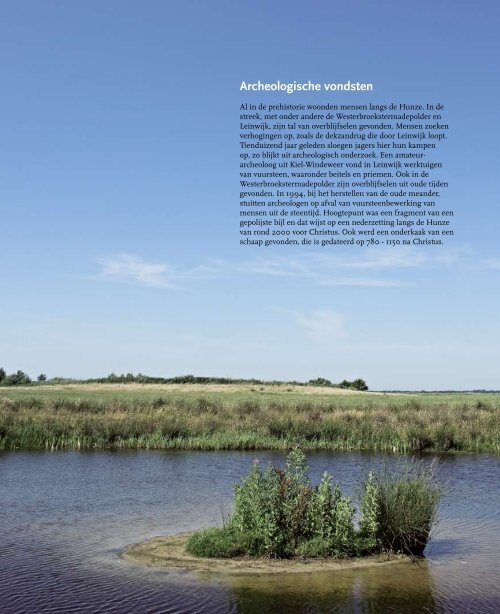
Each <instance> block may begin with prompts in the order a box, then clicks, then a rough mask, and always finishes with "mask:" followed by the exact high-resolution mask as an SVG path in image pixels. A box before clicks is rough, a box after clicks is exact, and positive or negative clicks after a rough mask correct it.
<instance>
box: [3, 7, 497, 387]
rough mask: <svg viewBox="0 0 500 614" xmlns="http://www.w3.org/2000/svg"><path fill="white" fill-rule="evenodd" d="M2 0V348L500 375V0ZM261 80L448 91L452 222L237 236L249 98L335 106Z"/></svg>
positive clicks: (125, 359) (64, 366) (408, 373)
mask: <svg viewBox="0 0 500 614" xmlns="http://www.w3.org/2000/svg"><path fill="white" fill-rule="evenodd" d="M1 12H2V16H1V19H0V50H1V56H0V57H1V64H2V70H1V75H2V97H1V99H0V135H1V141H0V142H1V145H0V209H1V211H0V220H1V225H0V256H1V262H2V265H3V266H2V281H1V284H0V312H1V324H0V366H4V368H5V369H6V370H8V371H13V370H17V369H23V370H25V371H27V372H28V373H30V374H31V375H32V376H36V375H37V374H38V373H40V372H41V371H43V372H46V373H47V374H48V375H49V376H57V375H63V376H74V377H90V376H99V375H103V374H107V373H109V372H111V371H114V372H127V371H132V372H138V371H141V372H143V373H148V374H151V375H163V376H174V375H181V374H186V373H193V374H197V375H213V376H230V377H259V378H264V379H274V378H277V379H300V380H305V379H310V378H314V377H320V376H321V377H327V378H330V379H332V380H334V381H339V380H341V379H344V378H348V379H351V378H354V377H363V378H365V379H366V380H367V382H368V384H369V385H370V387H371V388H373V389H398V388H399V389H451V388H454V389H471V388H497V389H498V388H500V370H499V365H500V360H499V359H500V326H499V315H498V314H499V313H500V285H499V282H500V247H499V233H500V212H499V211H500V209H499V207H498V195H499V191H498V161H499V150H498V142H499V139H498V136H499V125H498V105H497V100H498V97H499V77H498V75H499V66H498V58H499V57H500V53H499V51H500V50H499V43H498V37H497V32H498V26H499V21H500V20H499V6H498V3H497V2H496V1H493V0H491V1H490V0H487V1H484V2H481V3H480V4H479V5H474V4H473V3H471V2H470V1H467V2H465V1H462V0H458V1H455V2H453V3H451V2H450V1H449V0H448V1H444V0H438V1H432V2H431V1H430V0H429V1H423V2H419V3H405V2H400V1H399V0H385V1H384V0H382V1H381V2H377V3H374V2H371V1H368V0H366V1H363V0H358V1H354V2H340V1H338V0H334V1H326V0H325V1H321V0H311V1H310V2H305V1H300V2H299V1H295V0H286V1H285V0H274V1H273V2H269V1H268V0H242V1H240V2H234V1H231V0H216V1H214V2H203V1H201V0H200V1H196V0H185V1H182V2H181V1H180V0H178V1H172V2H164V1H159V0H158V1H155V0H143V1H142V2H138V1H136V0H134V1H130V0H120V1H118V0H102V1H101V0H99V1H97V0H86V1H85V2H59V1H53V0H47V1H45V2H38V1H35V0H16V1H15V2H14V1H13V0H6V1H5V2H3V3H2V11H1ZM258 79H261V80H262V81H277V80H278V79H279V80H281V81H293V80H299V81H303V80H308V79H311V80H312V81H315V82H337V81H340V82H342V81H346V80H347V79H350V80H351V81H361V82H371V83H374V85H375V89H374V91H373V92H372V93H370V94H366V93H360V94H356V93H344V94H343V96H344V98H343V99H342V102H343V101H344V100H346V98H345V97H348V101H349V102H350V103H353V104H355V103H361V102H363V103H364V102H367V100H368V98H367V96H368V95H369V96H370V99H369V100H370V101H371V102H373V103H387V102H392V101H394V102H406V103H408V104H411V103H422V102H423V103H425V102H430V103H434V104H436V103H438V102H439V103H442V104H444V105H445V106H446V113H447V119H448V123H449V124H450V133H449V139H448V141H447V143H446V145H445V146H443V148H442V152H441V160H442V161H443V162H445V165H446V166H445V170H444V171H443V174H442V178H443V179H445V180H447V181H449V182H450V187H449V189H448V190H447V192H446V196H445V197H443V198H442V199H441V201H442V202H441V205H442V206H443V207H446V208H449V209H454V210H455V212H456V222H455V230H456V236H455V237H454V239H453V240H452V241H449V242H448V244H447V245H446V246H445V247H443V248H438V249H436V248H433V249H429V248H417V247H412V248H408V249H401V248H393V249H375V250H372V251H370V250H369V249H367V248H366V247H365V248H364V249H358V248H350V247H348V248H335V247H329V248H323V249H313V248H301V249H295V248H293V247H291V248H290V247H289V248H267V249H257V248H252V247H242V246H240V245H239V236H238V232H239V229H238V215H239V182H238V177H239V169H238V154H239V150H238V143H239V138H238V136H239V130H238V127H239V120H238V116H239V104H240V103H241V102H242V101H243V100H245V98H246V99H247V100H250V99H251V100H253V101H255V100H257V101H261V100H263V101H265V102H278V101H281V102H292V101H293V102H310V101H311V100H312V99H313V98H314V102H327V101H332V94H325V93H319V92H314V93H308V94H294V95H293V98H292V97H291V96H289V95H287V94H281V95H272V94H265V95H264V94H252V93H250V94H244V95H243V94H242V93H240V91H239V86H240V83H241V81H243V80H245V81H256V80H258ZM264 96H266V98H264ZM339 96H341V94H337V97H339ZM336 102H338V100H336Z"/></svg>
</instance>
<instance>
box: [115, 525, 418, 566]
mask: <svg viewBox="0 0 500 614" xmlns="http://www.w3.org/2000/svg"><path fill="white" fill-rule="evenodd" d="M190 535H191V533H181V534H179V535H173V536H166V537H153V538H152V539H148V540H147V541H145V542H142V543H140V544H131V545H130V546H128V547H127V548H126V549H125V551H124V552H123V553H122V554H121V556H122V558H124V559H126V560H127V561H131V562H133V563H140V564H142V565H147V566H148V567H157V568H161V569H168V568H179V567H181V568H183V569H188V570H190V571H202V572H214V573H223V574H230V575H239V574H264V573H266V574H268V573H307V572H309V573H311V572H319V571H335V570H342V569H358V568H366V567H380V566H381V565H392V564H395V563H398V564H400V565H401V564H408V563H409V562H411V561H410V559H409V558H408V557H405V556H398V555H387V554H384V555H373V556H369V557H363V558H351V559H319V558H317V559H291V560H290V559H287V560H278V559H268V558H264V557H239V558H234V559H212V558H199V557H196V556H192V555H191V554H188V553H187V552H186V551H185V549H184V548H185V545H186V542H187V540H188V538H189V536H190Z"/></svg>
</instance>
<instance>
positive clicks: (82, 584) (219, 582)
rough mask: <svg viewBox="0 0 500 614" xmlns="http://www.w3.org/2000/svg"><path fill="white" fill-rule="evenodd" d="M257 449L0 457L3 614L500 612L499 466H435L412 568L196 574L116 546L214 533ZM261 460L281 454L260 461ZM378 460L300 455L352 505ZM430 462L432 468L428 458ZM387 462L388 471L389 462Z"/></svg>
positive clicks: (472, 460)
mask: <svg viewBox="0 0 500 614" xmlns="http://www.w3.org/2000/svg"><path fill="white" fill-rule="evenodd" d="M254 456H255V453H243V452H226V453H217V452H209V453H194V452H182V453H172V452H168V453H164V452H120V453H113V452H85V453H83V452H82V453H77V452H55V453H49V452H44V453H42V452H34V453H30V452H17V453H0V505H1V509H2V522H1V523H0V610H1V611H2V612H7V613H9V614H10V613H14V614H15V613H17V612H20V613H21V612H27V613H31V612H36V613H38V612H40V613H43V612H50V613H55V612H77V613H79V614H80V613H82V614H84V613H87V612H88V613H96V612H106V613H108V612H109V613H111V614H113V613H117V614H118V613H120V614H121V613H124V612H125V613H126V612H141V614H142V613H145V614H148V613H183V612H186V613H189V614H195V613H197V612H200V613H201V612H209V613H210V614H212V613H214V614H217V613H219V612H220V613H221V614H223V613H227V612H234V613H243V614H246V613H253V612H256V613H260V612H264V613H266V614H267V613H269V614H271V613H273V612H280V613H281V612H285V613H286V612H292V613H293V612H307V613H314V612H356V613H357V612H360V613H364V612H370V613H372V612H374V613H384V614H385V613H386V612H395V613H396V612H398V613H405V612H435V613H442V612H443V613H445V612H446V613H448V612H449V613H453V614H454V613H456V612H460V613H461V614H462V613H467V612H470V613H471V614H472V613H473V614H479V613H482V612H485V613H488V612H491V613H493V612H498V611H500V587H499V583H498V581H497V576H498V572H497V566H498V551H499V550H500V518H499V512H498V510H499V509H500V493H499V491H498V487H497V483H498V478H499V474H500V459H499V458H498V457H494V456H487V455H482V456H473V455H467V456H465V455H464V456H458V455H457V456H451V457H446V458H444V459H443V460H442V462H441V469H440V473H441V477H442V479H443V480H444V481H445V482H446V483H447V484H448V486H449V489H450V494H449V495H447V496H446V497H445V498H444V500H443V502H442V504H441V507H440V517H441V522H440V524H439V526H438V530H437V532H436V535H435V537H434V539H433V540H432V541H431V543H430V546H429V547H428V548H427V550H426V556H427V559H426V561H422V562H420V563H419V564H418V565H412V564H404V563H403V564H397V565H392V566H387V567H379V568H377V567H374V568H370V569H358V570H343V571H339V572H321V573H318V574H305V575H302V574H297V575H290V576H283V575H262V576H240V577H234V576H232V577H224V576H200V575H199V574H195V573H187V572H182V571H162V570H155V569H149V568H146V567H143V566H141V565H134V564H132V563H129V562H126V561H124V560H122V559H120V558H119V556H118V553H119V552H120V550H121V549H123V547H124V546H125V545H126V544H129V543H134V542H139V541H143V540H145V539H147V538H149V537H153V536H154V535H167V534H175V533H180V532H184V531H189V530H193V529H196V528H200V527H202V526H208V525H212V524H214V523H220V521H221V518H222V515H223V509H224V507H225V508H226V509H227V506H228V503H229V501H230V500H231V498H232V485H233V483H234V482H236V481H237V480H238V479H239V477H240V476H242V475H245V474H246V473H247V471H248V467H249V466H250V464H251V462H252V460H253V458H254ZM259 456H260V458H261V459H262V461H263V462H266V461H267V460H272V461H274V462H283V456H282V455H280V454H274V453H260V454H259ZM386 459H387V457H384V456H383V455H370V454H360V453H351V454H326V453H316V454H310V455H309V464H310V467H311V478H312V480H313V481H314V482H316V481H318V480H319V478H320V476H321V473H322V472H323V470H324V469H327V470H329V471H330V472H332V473H333V474H334V476H335V477H336V479H339V480H340V482H341V486H342V489H343V490H345V491H346V493H348V494H350V495H351V496H356V483H357V481H358V480H359V479H360V477H361V475H362V473H363V472H366V471H367V470H368V469H369V468H370V466H371V465H374V466H377V465H378V464H380V463H382V462H384V461H385V460H386ZM429 460H430V459H429ZM387 462H388V464H389V465H390V464H391V463H396V462H398V460H397V458H396V457H389V458H388V460H387Z"/></svg>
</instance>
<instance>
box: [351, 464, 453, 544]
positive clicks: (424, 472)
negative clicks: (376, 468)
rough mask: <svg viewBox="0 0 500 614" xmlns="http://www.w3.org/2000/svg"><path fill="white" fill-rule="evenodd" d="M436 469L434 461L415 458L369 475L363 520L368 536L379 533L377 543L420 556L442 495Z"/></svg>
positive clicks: (363, 526) (428, 536)
mask: <svg viewBox="0 0 500 614" xmlns="http://www.w3.org/2000/svg"><path fill="white" fill-rule="evenodd" d="M434 468H435V465H434V464H431V465H427V466H426V465H423V464H422V463H421V462H417V461H414V462H412V463H405V464H403V465H402V466H400V467H399V469H398V470H397V471H395V472H394V471H392V472H391V471H389V470H388V469H387V468H385V469H383V470H382V471H381V472H380V473H379V474H378V475H377V476H373V477H371V476H370V477H369V478H368V480H367V482H366V489H365V499H364V500H363V501H365V500H366V503H365V504H366V507H367V511H366V512H365V515H364V518H365V520H364V522H363V523H362V528H363V529H364V533H365V535H366V536H368V537H372V538H373V537H374V536H376V542H377V545H379V546H380V547H382V548H383V549H384V550H391V551H394V552H403V553H405V554H410V555H414V556H421V555H422V554H423V552H424V548H425V546H426V544H427V542H428V541H429V538H430V534H431V531H432V528H433V526H434V523H435V519H436V509H437V504H438V501H439V499H440V497H441V494H442V489H441V488H440V487H439V486H438V485H437V484H436V480H435V476H434ZM370 501H372V503H371V504H370Z"/></svg>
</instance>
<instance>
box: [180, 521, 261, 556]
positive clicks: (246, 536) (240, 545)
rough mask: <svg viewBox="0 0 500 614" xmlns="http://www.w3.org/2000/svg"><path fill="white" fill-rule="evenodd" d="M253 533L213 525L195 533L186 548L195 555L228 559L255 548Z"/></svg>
mask: <svg viewBox="0 0 500 614" xmlns="http://www.w3.org/2000/svg"><path fill="white" fill-rule="evenodd" d="M253 541H254V537H253V535H252V534H251V533H243V532H238V531H234V530H233V529H231V528H229V527H227V526H225V527H221V528H219V527H212V528H210V529H205V530H203V531H198V532H197V533H194V534H193V535H191V537H190V538H189V540H188V542H187V544H186V550H187V551H188V552H189V553H190V554H194V555H195V556H204V557H210V558H219V559H227V558H232V557H235V556H240V555H243V554H248V553H251V552H253V550H254V544H253Z"/></svg>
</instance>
